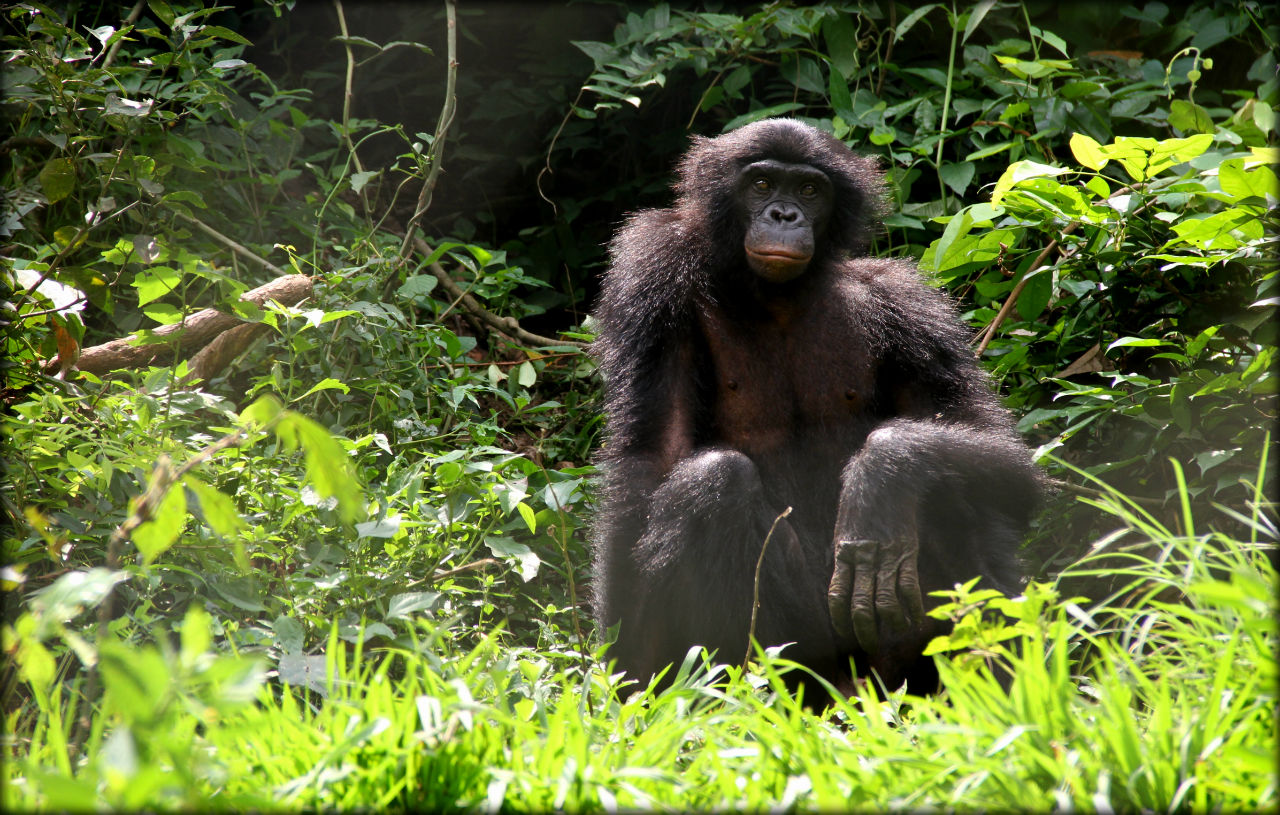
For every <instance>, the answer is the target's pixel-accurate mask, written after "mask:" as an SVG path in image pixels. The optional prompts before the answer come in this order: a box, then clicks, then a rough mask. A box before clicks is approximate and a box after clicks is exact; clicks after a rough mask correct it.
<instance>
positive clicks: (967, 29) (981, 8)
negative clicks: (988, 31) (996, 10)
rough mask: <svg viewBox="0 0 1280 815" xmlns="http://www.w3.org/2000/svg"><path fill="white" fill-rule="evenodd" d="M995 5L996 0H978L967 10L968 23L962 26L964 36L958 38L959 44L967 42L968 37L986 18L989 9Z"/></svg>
mask: <svg viewBox="0 0 1280 815" xmlns="http://www.w3.org/2000/svg"><path fill="white" fill-rule="evenodd" d="M995 4H996V0H980V2H978V3H976V4H974V6H973V8H972V9H970V10H969V22H967V23H965V25H964V36H962V37H961V38H960V42H962V43H963V42H968V41H969V35H970V34H972V33H973V32H974V31H977V30H978V26H979V25H980V24H981V23H982V18H983V17H986V16H987V12H988V11H991V7H992V6H994V5H995Z"/></svg>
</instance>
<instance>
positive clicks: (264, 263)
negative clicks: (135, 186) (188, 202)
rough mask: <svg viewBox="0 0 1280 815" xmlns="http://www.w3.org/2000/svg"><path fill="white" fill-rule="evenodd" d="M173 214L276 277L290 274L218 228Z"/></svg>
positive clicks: (176, 213)
mask: <svg viewBox="0 0 1280 815" xmlns="http://www.w3.org/2000/svg"><path fill="white" fill-rule="evenodd" d="M173 214H174V215H176V216H177V217H178V219H179V220H183V221H186V222H187V223H189V224H191V225H192V226H194V227H195V228H196V229H199V230H200V231H201V232H203V233H204V234H206V235H208V236H209V237H211V238H213V239H214V240H215V241H217V242H218V243H220V244H222V245H223V246H225V247H227V248H228V249H230V250H231V251H232V252H234V253H235V254H237V255H239V256H240V257H242V258H244V259H245V260H251V261H253V262H254V263H256V264H258V265H259V266H261V267H262V268H264V269H266V270H267V271H268V272H271V273H272V274H273V275H275V276H276V277H285V276H286V275H288V274H290V273H289V272H286V271H285V270H284V269H281V268H280V267H279V266H277V265H275V264H274V263H272V262H271V261H269V260H267V259H266V258H264V257H262V256H260V255H258V254H256V253H254V252H251V251H250V250H248V249H246V248H245V247H243V246H241V245H240V244H238V243H236V242H235V241H233V240H232V239H231V238H228V237H227V236H226V235H224V234H222V233H221V232H219V231H218V230H216V229H214V228H213V227H211V226H209V225H208V224H206V223H205V222H204V221H201V220H199V219H198V218H192V217H191V216H190V215H186V214H184V213H182V212H177V211H176V210H175V211H174V213H173Z"/></svg>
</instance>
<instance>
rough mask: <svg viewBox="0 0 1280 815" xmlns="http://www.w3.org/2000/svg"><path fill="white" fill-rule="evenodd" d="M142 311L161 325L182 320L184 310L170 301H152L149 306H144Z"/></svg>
mask: <svg viewBox="0 0 1280 815" xmlns="http://www.w3.org/2000/svg"><path fill="white" fill-rule="evenodd" d="M142 313H143V314H145V315H147V316H148V317H150V318H151V319H153V320H155V321H156V322H157V323H160V324H161V325H173V324H174V323H180V322H182V310H181V309H179V308H178V307H177V306H171V305H169V304H168V303H152V304H151V305H149V306H143V308H142Z"/></svg>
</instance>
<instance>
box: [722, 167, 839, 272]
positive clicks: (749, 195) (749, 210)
mask: <svg viewBox="0 0 1280 815" xmlns="http://www.w3.org/2000/svg"><path fill="white" fill-rule="evenodd" d="M833 199H834V195H833V192H832V188H831V180H830V179H828V178H827V176H826V174H825V173H823V172H821V171H820V170H815V169H814V168H813V167H810V166H809V165H807V164H789V163H787V162H784V161H773V160H768V159H766V160H765V161H757V162H755V163H754V164H749V165H747V166H746V167H744V168H743V169H742V173H741V175H739V176H738V202H739V206H740V207H741V212H742V215H743V217H745V218H746V219H747V237H746V241H745V246H744V248H745V249H746V251H747V264H748V265H749V266H750V267H751V270H752V271H754V272H755V273H756V274H758V275H760V276H761V277H763V278H764V279H765V280H768V281H769V282H771V283H785V282H786V281H788V280H792V279H794V278H795V277H797V276H799V275H800V274H801V273H803V272H804V270H805V269H806V268H808V266H809V261H810V260H812V259H813V253H814V248H815V246H816V245H817V240H818V239H819V238H820V237H821V236H822V232H823V230H824V229H825V228H826V226H827V219H828V217H830V215H831V207H832V203H833Z"/></svg>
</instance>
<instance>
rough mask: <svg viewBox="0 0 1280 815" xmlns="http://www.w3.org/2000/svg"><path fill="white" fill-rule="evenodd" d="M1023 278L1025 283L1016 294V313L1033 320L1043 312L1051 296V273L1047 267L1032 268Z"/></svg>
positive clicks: (1025, 318)
mask: <svg viewBox="0 0 1280 815" xmlns="http://www.w3.org/2000/svg"><path fill="white" fill-rule="evenodd" d="M1025 280H1026V281H1027V283H1026V285H1025V286H1024V287H1023V289H1022V294H1021V295H1019V296H1018V314H1019V315H1020V316H1021V317H1022V319H1024V320H1034V319H1035V318H1037V317H1039V316H1040V314H1041V313H1043V312H1044V310H1045V307H1046V306H1048V305H1049V299H1050V298H1051V297H1052V296H1053V274H1052V272H1051V270H1050V269H1048V268H1040V269H1032V270H1031V271H1029V272H1028V273H1027V276H1026V278H1025Z"/></svg>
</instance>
